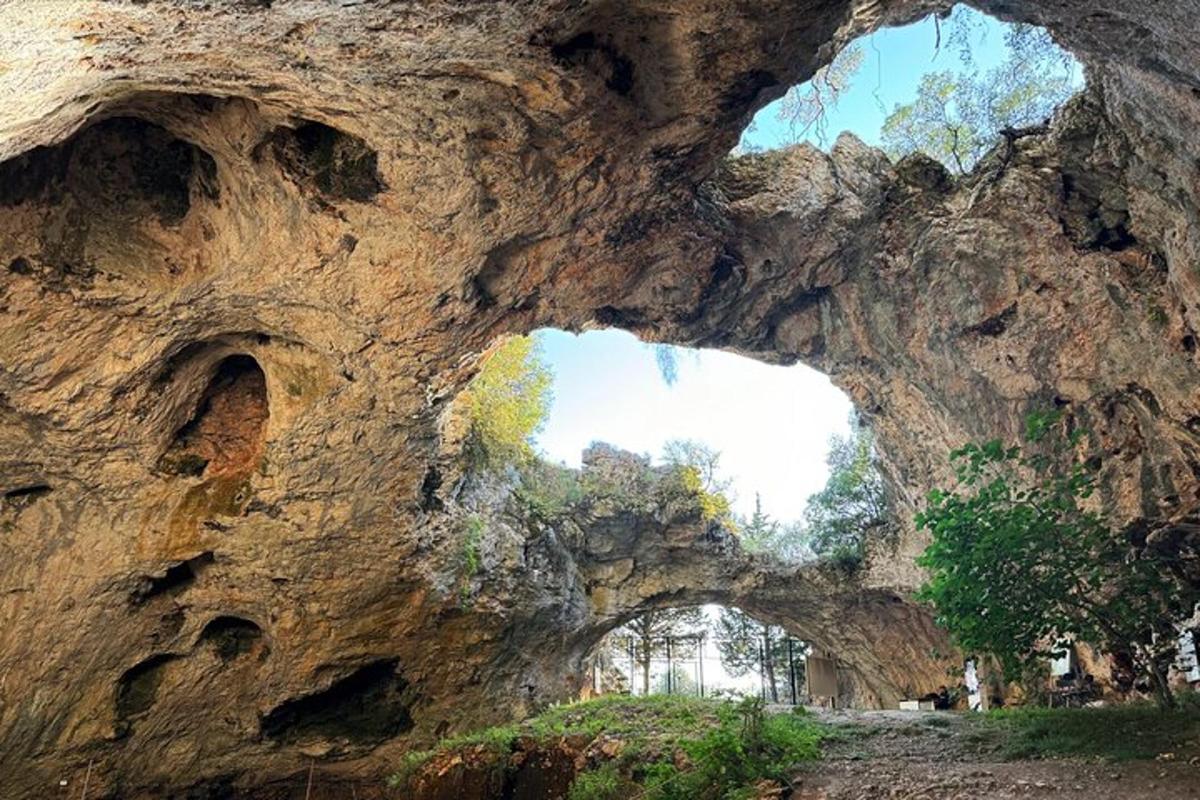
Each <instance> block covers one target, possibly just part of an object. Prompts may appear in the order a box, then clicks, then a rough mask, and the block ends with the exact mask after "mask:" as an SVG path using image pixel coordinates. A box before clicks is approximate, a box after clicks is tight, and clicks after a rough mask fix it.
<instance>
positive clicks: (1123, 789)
mask: <svg viewBox="0 0 1200 800" xmlns="http://www.w3.org/2000/svg"><path fill="white" fill-rule="evenodd" d="M823 716H824V717H825V718H826V719H827V720H828V721H830V722H833V723H835V724H837V725H838V727H839V728H840V729H842V730H843V731H844V732H845V734H846V735H845V736H844V737H841V738H839V739H837V740H834V741H830V742H828V743H827V745H826V748H825V753H826V755H825V758H824V759H823V760H822V761H820V762H817V763H814V764H813V765H812V766H811V767H810V768H809V769H808V770H807V771H806V772H804V773H803V774H801V775H800V776H798V781H797V784H796V786H797V789H798V790H799V791H798V793H797V795H796V796H797V797H799V798H803V799H804V800H818V799H819V800H826V799H827V800H876V799H877V798H891V799H893V800H968V798H970V799H971V800H974V799H975V798H1039V797H1044V798H1080V800H1082V799H1083V798H1087V800H1117V799H1118V798H1121V799H1122V800H1124V799H1125V798H1151V797H1153V798H1156V800H1176V799H1179V800H1182V799H1183V798H1196V797H1200V760H1198V758H1197V755H1198V754H1200V741H1197V740H1192V741H1190V742H1186V743H1185V744H1184V746H1183V747H1178V748H1174V749H1171V750H1167V751H1165V752H1163V753H1162V754H1160V755H1159V756H1158V757H1156V758H1154V759H1151V760H1134V761H1121V762H1113V761H1108V760H1103V759H1094V758H1093V759H1036V760H1032V759H1020V760H1007V759H1006V757H1005V754H1004V752H1003V747H1004V744H1003V741H1002V736H1001V735H1000V734H999V733H998V732H996V731H995V730H992V729H991V728H990V727H989V726H987V725H983V724H981V723H980V722H979V721H977V720H973V719H972V718H970V717H965V716H962V715H959V714H952V713H944V712H922V713H904V712H891V711H877V712H870V711H867V712H862V711H839V712H826V713H825V714H824V715H823ZM1102 734H1103V732H1101V731H1098V732H1097V736H1100V735H1102Z"/></svg>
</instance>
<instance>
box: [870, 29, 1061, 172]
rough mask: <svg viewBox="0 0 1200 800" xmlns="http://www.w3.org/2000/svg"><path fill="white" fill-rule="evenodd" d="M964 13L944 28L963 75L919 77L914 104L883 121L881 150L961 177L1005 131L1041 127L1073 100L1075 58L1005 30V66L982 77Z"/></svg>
mask: <svg viewBox="0 0 1200 800" xmlns="http://www.w3.org/2000/svg"><path fill="white" fill-rule="evenodd" d="M969 13H970V12H967V11H965V10H959V11H956V12H955V14H954V15H953V16H952V17H951V20H950V23H949V25H950V26H951V37H950V39H951V42H952V43H955V44H957V45H958V47H959V57H960V60H961V62H962V68H961V70H960V71H953V70H942V71H938V72H931V73H928V74H926V75H924V76H923V77H922V78H921V83H920V85H919V87H918V89H917V97H916V99H915V100H914V101H913V102H911V103H906V104H904V105H897V106H896V108H895V110H894V111H892V113H891V114H890V115H888V117H887V119H886V120H885V121H884V123H883V130H882V140H883V146H884V150H886V151H887V152H888V155H890V156H891V157H892V158H895V159H899V158H901V157H903V156H906V155H908V154H910V153H924V154H925V155H928V156H930V157H931V158H935V159H937V160H938V161H940V162H942V164H944V165H945V166H946V167H947V168H948V169H951V170H953V171H955V172H957V173H958V174H960V175H965V174H966V173H967V172H969V171H970V170H971V169H972V168H973V167H974V166H975V164H976V163H977V162H978V161H979V159H980V158H982V157H983V155H984V154H985V153H987V151H988V150H990V149H991V148H992V147H994V146H995V144H996V143H997V142H998V141H999V139H1000V136H1001V134H1002V132H1004V131H1009V132H1010V135H1011V133H1012V132H1015V131H1017V130H1019V129H1021V128H1026V127H1028V126H1031V125H1034V124H1037V123H1041V122H1044V121H1045V120H1047V119H1048V118H1049V117H1050V116H1051V114H1053V113H1054V110H1055V109H1056V108H1058V107H1059V106H1060V105H1062V104H1063V103H1064V102H1066V101H1067V100H1068V99H1069V98H1070V97H1071V95H1072V94H1074V92H1075V89H1076V78H1075V63H1074V61H1073V59H1072V58H1071V56H1070V55H1069V54H1068V53H1066V52H1065V51H1064V50H1062V49H1061V48H1059V47H1058V45H1056V44H1055V43H1054V40H1053V39H1052V38H1051V37H1050V34H1049V33H1048V32H1047V31H1045V30H1044V29H1042V28H1038V27H1036V26H1033V25H1024V24H1016V25H1008V26H1006V27H1005V33H1004V40H1005V48H1006V53H1007V55H1006V57H1005V59H1004V61H1003V62H1002V63H1001V64H999V65H998V66H996V67H994V68H992V69H990V70H986V71H982V72H981V71H980V69H979V68H978V67H977V66H976V64H975V61H974V57H973V55H972V51H971V42H970V38H971V33H972V32H973V30H977V29H978V24H977V23H976V22H974V21H973V20H974V19H975V18H974V17H971V16H969Z"/></svg>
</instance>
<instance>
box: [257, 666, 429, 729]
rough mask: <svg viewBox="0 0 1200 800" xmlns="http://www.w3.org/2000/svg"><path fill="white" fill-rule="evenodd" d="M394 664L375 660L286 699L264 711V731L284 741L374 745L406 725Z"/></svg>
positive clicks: (402, 686)
mask: <svg viewBox="0 0 1200 800" xmlns="http://www.w3.org/2000/svg"><path fill="white" fill-rule="evenodd" d="M397 664H398V662H397V661H396V660H394V659H386V660H382V661H376V662H373V663H371V664H367V665H366V666H363V667H359V668H358V669H356V670H354V671H353V672H351V673H350V674H349V675H347V676H346V677H344V678H340V679H338V680H336V681H334V682H333V683H332V684H331V685H330V686H329V688H327V689H324V690H322V691H319V692H316V693H315V694H310V695H306V696H303V697H298V698H295V699H292V700H288V701H287V702H285V703H283V704H282V705H280V706H278V707H277V708H275V709H274V710H272V711H271V712H270V713H268V714H267V715H266V716H265V717H263V719H262V732H263V735H264V736H266V737H267V738H269V739H275V740H278V741H282V742H286V743H293V742H298V741H303V740H311V739H341V740H346V741H348V742H350V743H352V744H356V745H372V744H378V743H379V742H382V741H385V740H387V739H390V738H391V737H393V736H398V735H400V734H402V733H404V732H406V731H408V730H410V729H411V728H412V727H413V720H412V716H411V715H410V713H409V705H410V702H411V701H410V698H409V696H408V692H407V691H406V690H407V688H408V683H407V681H405V680H404V678H403V677H401V675H400V674H399V673H398V672H397Z"/></svg>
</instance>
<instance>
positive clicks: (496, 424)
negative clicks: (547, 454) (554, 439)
mask: <svg viewBox="0 0 1200 800" xmlns="http://www.w3.org/2000/svg"><path fill="white" fill-rule="evenodd" d="M553 381H554V375H553V373H552V372H551V371H550V367H549V366H548V365H547V364H546V362H545V361H544V360H543V358H542V354H541V350H540V348H539V347H538V344H537V342H536V341H535V340H534V339H533V338H531V337H529V336H517V337H514V338H512V339H509V340H508V341H506V342H504V343H503V344H501V345H500V346H499V347H497V348H495V349H494V350H492V351H491V352H490V353H488V354H487V355H486V356H484V359H483V363H482V365H481V366H480V368H479V372H478V374H477V375H476V376H475V378H474V380H472V381H471V383H470V384H469V385H468V386H467V388H466V390H465V391H464V392H463V393H462V395H461V402H462V403H463V406H464V408H465V409H466V413H467V418H468V420H469V422H470V432H469V434H468V438H467V452H468V453H469V454H470V455H471V457H472V460H473V461H474V462H475V463H476V464H479V465H481V466H490V467H498V466H503V465H506V464H516V463H521V462H524V461H527V460H528V459H529V458H530V457H531V456H532V455H533V444H532V439H533V435H534V434H535V433H537V432H538V431H539V430H541V428H542V425H543V424H545V421H546V417H547V415H548V414H549V412H550V403H551V401H552V399H553V395H552V393H551V386H552V384H553Z"/></svg>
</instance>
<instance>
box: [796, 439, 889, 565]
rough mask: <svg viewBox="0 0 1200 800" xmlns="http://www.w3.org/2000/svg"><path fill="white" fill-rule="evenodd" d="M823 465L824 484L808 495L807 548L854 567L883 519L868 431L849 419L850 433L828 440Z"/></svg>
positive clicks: (884, 503)
mask: <svg viewBox="0 0 1200 800" xmlns="http://www.w3.org/2000/svg"><path fill="white" fill-rule="evenodd" d="M827 463H828V464H829V478H828V480H826V482H825V488H824V489H822V490H821V491H819V492H817V493H816V494H814V495H812V496H810V497H809V498H808V504H807V506H806V508H805V512H804V516H805V521H806V523H807V531H808V538H809V542H810V546H811V547H812V550H813V553H815V554H816V555H817V556H818V557H819V558H825V559H831V560H836V561H840V562H843V563H846V564H848V565H856V564H857V563H858V562H860V561H861V560H862V557H863V554H864V548H865V544H866V541H867V538H868V537H869V536H870V535H871V534H872V533H875V532H877V531H880V530H882V529H884V528H885V526H886V525H887V520H888V505H887V494H886V491H885V489H884V484H883V477H882V476H881V475H880V472H879V468H878V466H877V465H876V461H875V449H874V444H873V439H872V436H871V431H870V429H868V428H867V427H866V426H865V425H863V424H861V423H860V422H858V421H857V420H852V421H851V433H850V435H849V436H845V437H843V436H834V437H833V438H832V439H831V440H830V448H829V458H828V459H827Z"/></svg>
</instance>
